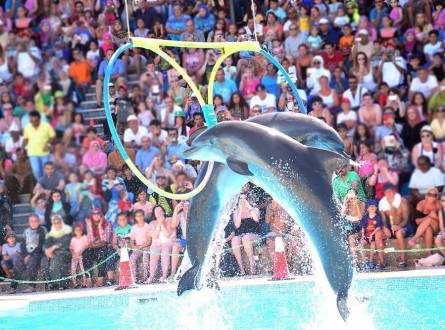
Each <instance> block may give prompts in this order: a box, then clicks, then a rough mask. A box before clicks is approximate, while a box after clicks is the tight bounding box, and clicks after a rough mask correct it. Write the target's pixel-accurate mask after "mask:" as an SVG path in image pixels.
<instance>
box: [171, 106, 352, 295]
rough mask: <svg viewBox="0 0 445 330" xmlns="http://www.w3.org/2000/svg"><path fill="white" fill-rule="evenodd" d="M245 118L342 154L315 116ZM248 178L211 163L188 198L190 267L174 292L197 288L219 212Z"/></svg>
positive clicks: (340, 146)
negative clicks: (201, 185)
mask: <svg viewBox="0 0 445 330" xmlns="http://www.w3.org/2000/svg"><path fill="white" fill-rule="evenodd" d="M247 121H248V122H254V123H257V124H261V125H263V126H267V127H270V128H273V129H277V130H278V131H280V132H282V133H284V134H286V135H289V136H290V137H292V138H294V139H295V140H297V141H299V142H301V143H303V144H305V145H307V146H311V147H317V148H321V149H326V150H332V151H336V152H338V153H340V154H344V151H343V150H344V144H343V141H342V139H341V138H340V136H339V135H338V133H337V132H336V131H335V130H334V129H333V128H332V127H330V126H329V125H327V124H326V123H324V122H323V121H321V120H319V119H317V118H314V117H311V116H308V115H303V114H297V113H293V112H287V113H283V112H282V113H268V114H264V115H260V116H256V117H253V118H250V119H248V120H247ZM200 133H201V132H200ZM198 135H199V134H197V136H198ZM194 138H196V136H194V137H192V138H191V140H192V141H193V139H194ZM207 166H208V163H207V162H204V163H203V165H202V167H201V169H200V171H199V173H198V177H197V180H196V183H195V185H198V184H199V183H200V182H201V181H202V179H203V178H204V176H205V173H206V171H207ZM248 180H249V179H248V178H247V177H246V176H241V175H238V174H236V173H234V172H233V171H231V170H230V169H228V168H227V166H225V165H224V164H222V163H215V164H214V167H213V172H212V175H211V177H210V179H209V182H208V183H207V185H206V186H205V188H204V190H203V191H202V192H201V193H200V194H198V195H197V196H195V197H194V198H193V199H192V200H191V203H190V207H189V211H188V212H189V213H188V219H189V221H188V222H187V253H188V255H189V257H190V261H191V264H192V267H191V268H190V269H189V270H187V271H186V272H185V273H184V274H183V275H182V276H181V279H180V281H179V284H178V289H177V292H178V295H181V294H182V293H183V292H184V291H187V290H192V289H195V288H197V285H198V283H199V282H200V278H199V276H200V275H201V274H200V273H201V266H202V263H203V262H204V258H205V256H206V254H207V253H208V250H209V245H210V242H211V240H212V238H213V236H214V232H215V229H216V225H217V223H218V221H219V219H220V217H221V214H222V212H223V210H224V208H225V206H226V205H227V203H228V202H229V201H230V199H231V198H232V197H233V196H234V195H235V194H237V193H239V192H240V191H241V188H242V186H243V185H244V184H245V183H247V182H248Z"/></svg>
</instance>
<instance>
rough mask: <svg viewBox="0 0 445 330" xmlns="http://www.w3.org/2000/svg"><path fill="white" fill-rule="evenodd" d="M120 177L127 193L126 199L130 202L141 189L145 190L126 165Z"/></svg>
mask: <svg viewBox="0 0 445 330" xmlns="http://www.w3.org/2000/svg"><path fill="white" fill-rule="evenodd" d="M122 172H123V173H122V174H123V175H122V177H123V179H124V185H125V188H126V190H127V192H128V197H129V199H130V200H131V201H134V199H135V198H136V195H137V193H138V192H139V191H141V189H144V188H145V185H144V184H143V183H142V182H141V181H140V180H139V178H138V177H137V176H135V175H134V174H133V172H132V171H131V170H130V168H129V167H128V165H127V164H125V165H124V166H123V169H122Z"/></svg>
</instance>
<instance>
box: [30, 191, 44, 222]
mask: <svg viewBox="0 0 445 330" xmlns="http://www.w3.org/2000/svg"><path fill="white" fill-rule="evenodd" d="M31 206H32V207H33V213H34V214H35V215H37V217H38V218H39V221H40V224H41V225H44V224H45V211H46V198H45V196H44V195H40V196H39V195H38V194H35V195H34V197H33V198H32V199H31Z"/></svg>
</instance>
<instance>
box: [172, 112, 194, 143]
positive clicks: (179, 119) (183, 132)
mask: <svg viewBox="0 0 445 330" xmlns="http://www.w3.org/2000/svg"><path fill="white" fill-rule="evenodd" d="M175 128H176V129H177V130H178V136H179V138H178V141H179V142H180V143H181V142H184V143H185V142H186V141H187V139H188V136H189V131H190V127H188V126H187V123H186V122H185V112H184V111H176V112H175Z"/></svg>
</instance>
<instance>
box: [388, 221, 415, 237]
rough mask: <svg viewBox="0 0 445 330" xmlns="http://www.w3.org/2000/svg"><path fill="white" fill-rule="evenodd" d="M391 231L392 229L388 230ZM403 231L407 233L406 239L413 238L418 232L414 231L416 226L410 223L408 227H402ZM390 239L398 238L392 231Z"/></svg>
mask: <svg viewBox="0 0 445 330" xmlns="http://www.w3.org/2000/svg"><path fill="white" fill-rule="evenodd" d="M388 229H389V230H390V231H391V227H389V228H388ZM402 229H403V231H404V232H405V235H404V236H405V237H409V236H413V235H414V234H415V233H416V230H415V229H414V226H413V225H412V224H410V223H408V224H407V225H406V226H404V227H402ZM390 238H396V236H395V235H394V233H393V232H392V231H391V237H390Z"/></svg>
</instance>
